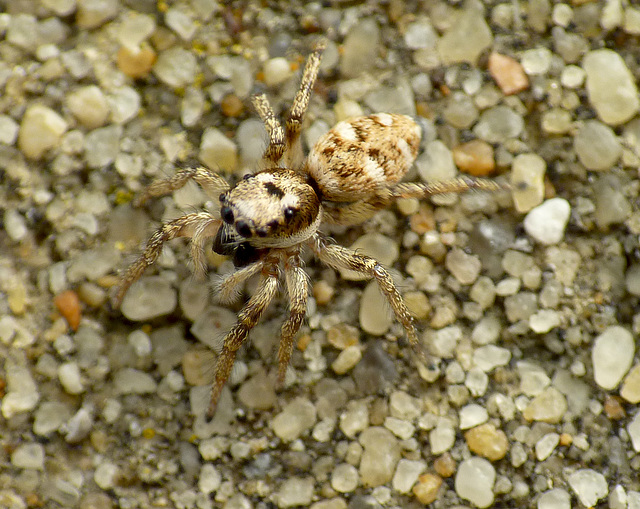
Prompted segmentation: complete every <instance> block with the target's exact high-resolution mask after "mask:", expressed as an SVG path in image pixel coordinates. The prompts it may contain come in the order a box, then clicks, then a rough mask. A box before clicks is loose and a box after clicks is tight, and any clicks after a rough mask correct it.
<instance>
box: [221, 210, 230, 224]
mask: <svg viewBox="0 0 640 509" xmlns="http://www.w3.org/2000/svg"><path fill="white" fill-rule="evenodd" d="M220 215H221V216H222V220H223V221H224V222H225V223H227V224H231V223H233V211H232V210H231V207H227V206H224V207H222V208H221V209H220Z"/></svg>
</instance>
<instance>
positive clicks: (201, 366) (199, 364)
mask: <svg viewBox="0 0 640 509" xmlns="http://www.w3.org/2000/svg"><path fill="white" fill-rule="evenodd" d="M214 365H215V356H214V354H213V352H211V351H210V350H206V349H204V348H198V349H194V350H188V351H186V352H185V354H184V355H183V356H182V374H183V375H184V379H185V380H186V381H187V383H188V384H189V385H196V386H199V385H207V384H210V383H211V382H212V374H213V372H212V367H213V366H214Z"/></svg>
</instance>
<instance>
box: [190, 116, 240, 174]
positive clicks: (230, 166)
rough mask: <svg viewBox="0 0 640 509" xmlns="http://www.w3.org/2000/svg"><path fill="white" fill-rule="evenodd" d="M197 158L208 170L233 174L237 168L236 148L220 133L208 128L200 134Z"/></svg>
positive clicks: (217, 130)
mask: <svg viewBox="0 0 640 509" xmlns="http://www.w3.org/2000/svg"><path fill="white" fill-rule="evenodd" d="M198 158H199V159H200V161H202V162H203V163H204V164H205V165H206V166H207V167H208V168H212V169H214V170H223V171H226V172H234V171H236V169H237V168H238V147H237V146H236V144H235V143H234V142H233V141H232V140H230V139H229V138H227V137H226V136H225V135H224V134H223V133H222V131H220V130H219V129H216V128H215V127H208V128H206V129H205V131H204V133H203V134H202V139H201V141H200V152H199V153H198Z"/></svg>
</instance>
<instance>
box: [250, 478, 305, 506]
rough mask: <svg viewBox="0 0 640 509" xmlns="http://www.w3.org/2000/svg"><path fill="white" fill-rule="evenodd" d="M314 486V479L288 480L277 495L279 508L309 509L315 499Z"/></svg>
mask: <svg viewBox="0 0 640 509" xmlns="http://www.w3.org/2000/svg"><path fill="white" fill-rule="evenodd" d="M314 485H315V482H314V480H313V478H312V477H291V478H289V479H287V480H286V481H284V482H283V483H282V484H281V485H280V488H279V489H278V491H277V492H276V493H275V496H276V500H277V503H278V507H282V508H284V507H299V506H303V507H308V506H309V505H310V504H311V500H312V498H313V488H314ZM248 507H251V506H248Z"/></svg>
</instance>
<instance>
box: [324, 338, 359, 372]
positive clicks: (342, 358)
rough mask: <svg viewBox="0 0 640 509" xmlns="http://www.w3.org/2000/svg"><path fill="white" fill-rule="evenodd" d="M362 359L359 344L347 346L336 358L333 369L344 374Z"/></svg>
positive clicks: (332, 365) (332, 364)
mask: <svg viewBox="0 0 640 509" xmlns="http://www.w3.org/2000/svg"><path fill="white" fill-rule="evenodd" d="M360 359H362V351H361V350H360V347H358V346H355V345H354V346H349V347H347V348H345V349H344V350H343V351H342V352H340V354H339V355H338V357H336V360H335V361H333V362H332V363H331V369H333V371H334V373H336V374H337V375H344V374H345V373H347V372H348V371H350V370H351V369H352V368H353V367H354V366H355V365H356V364H358V362H360Z"/></svg>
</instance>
